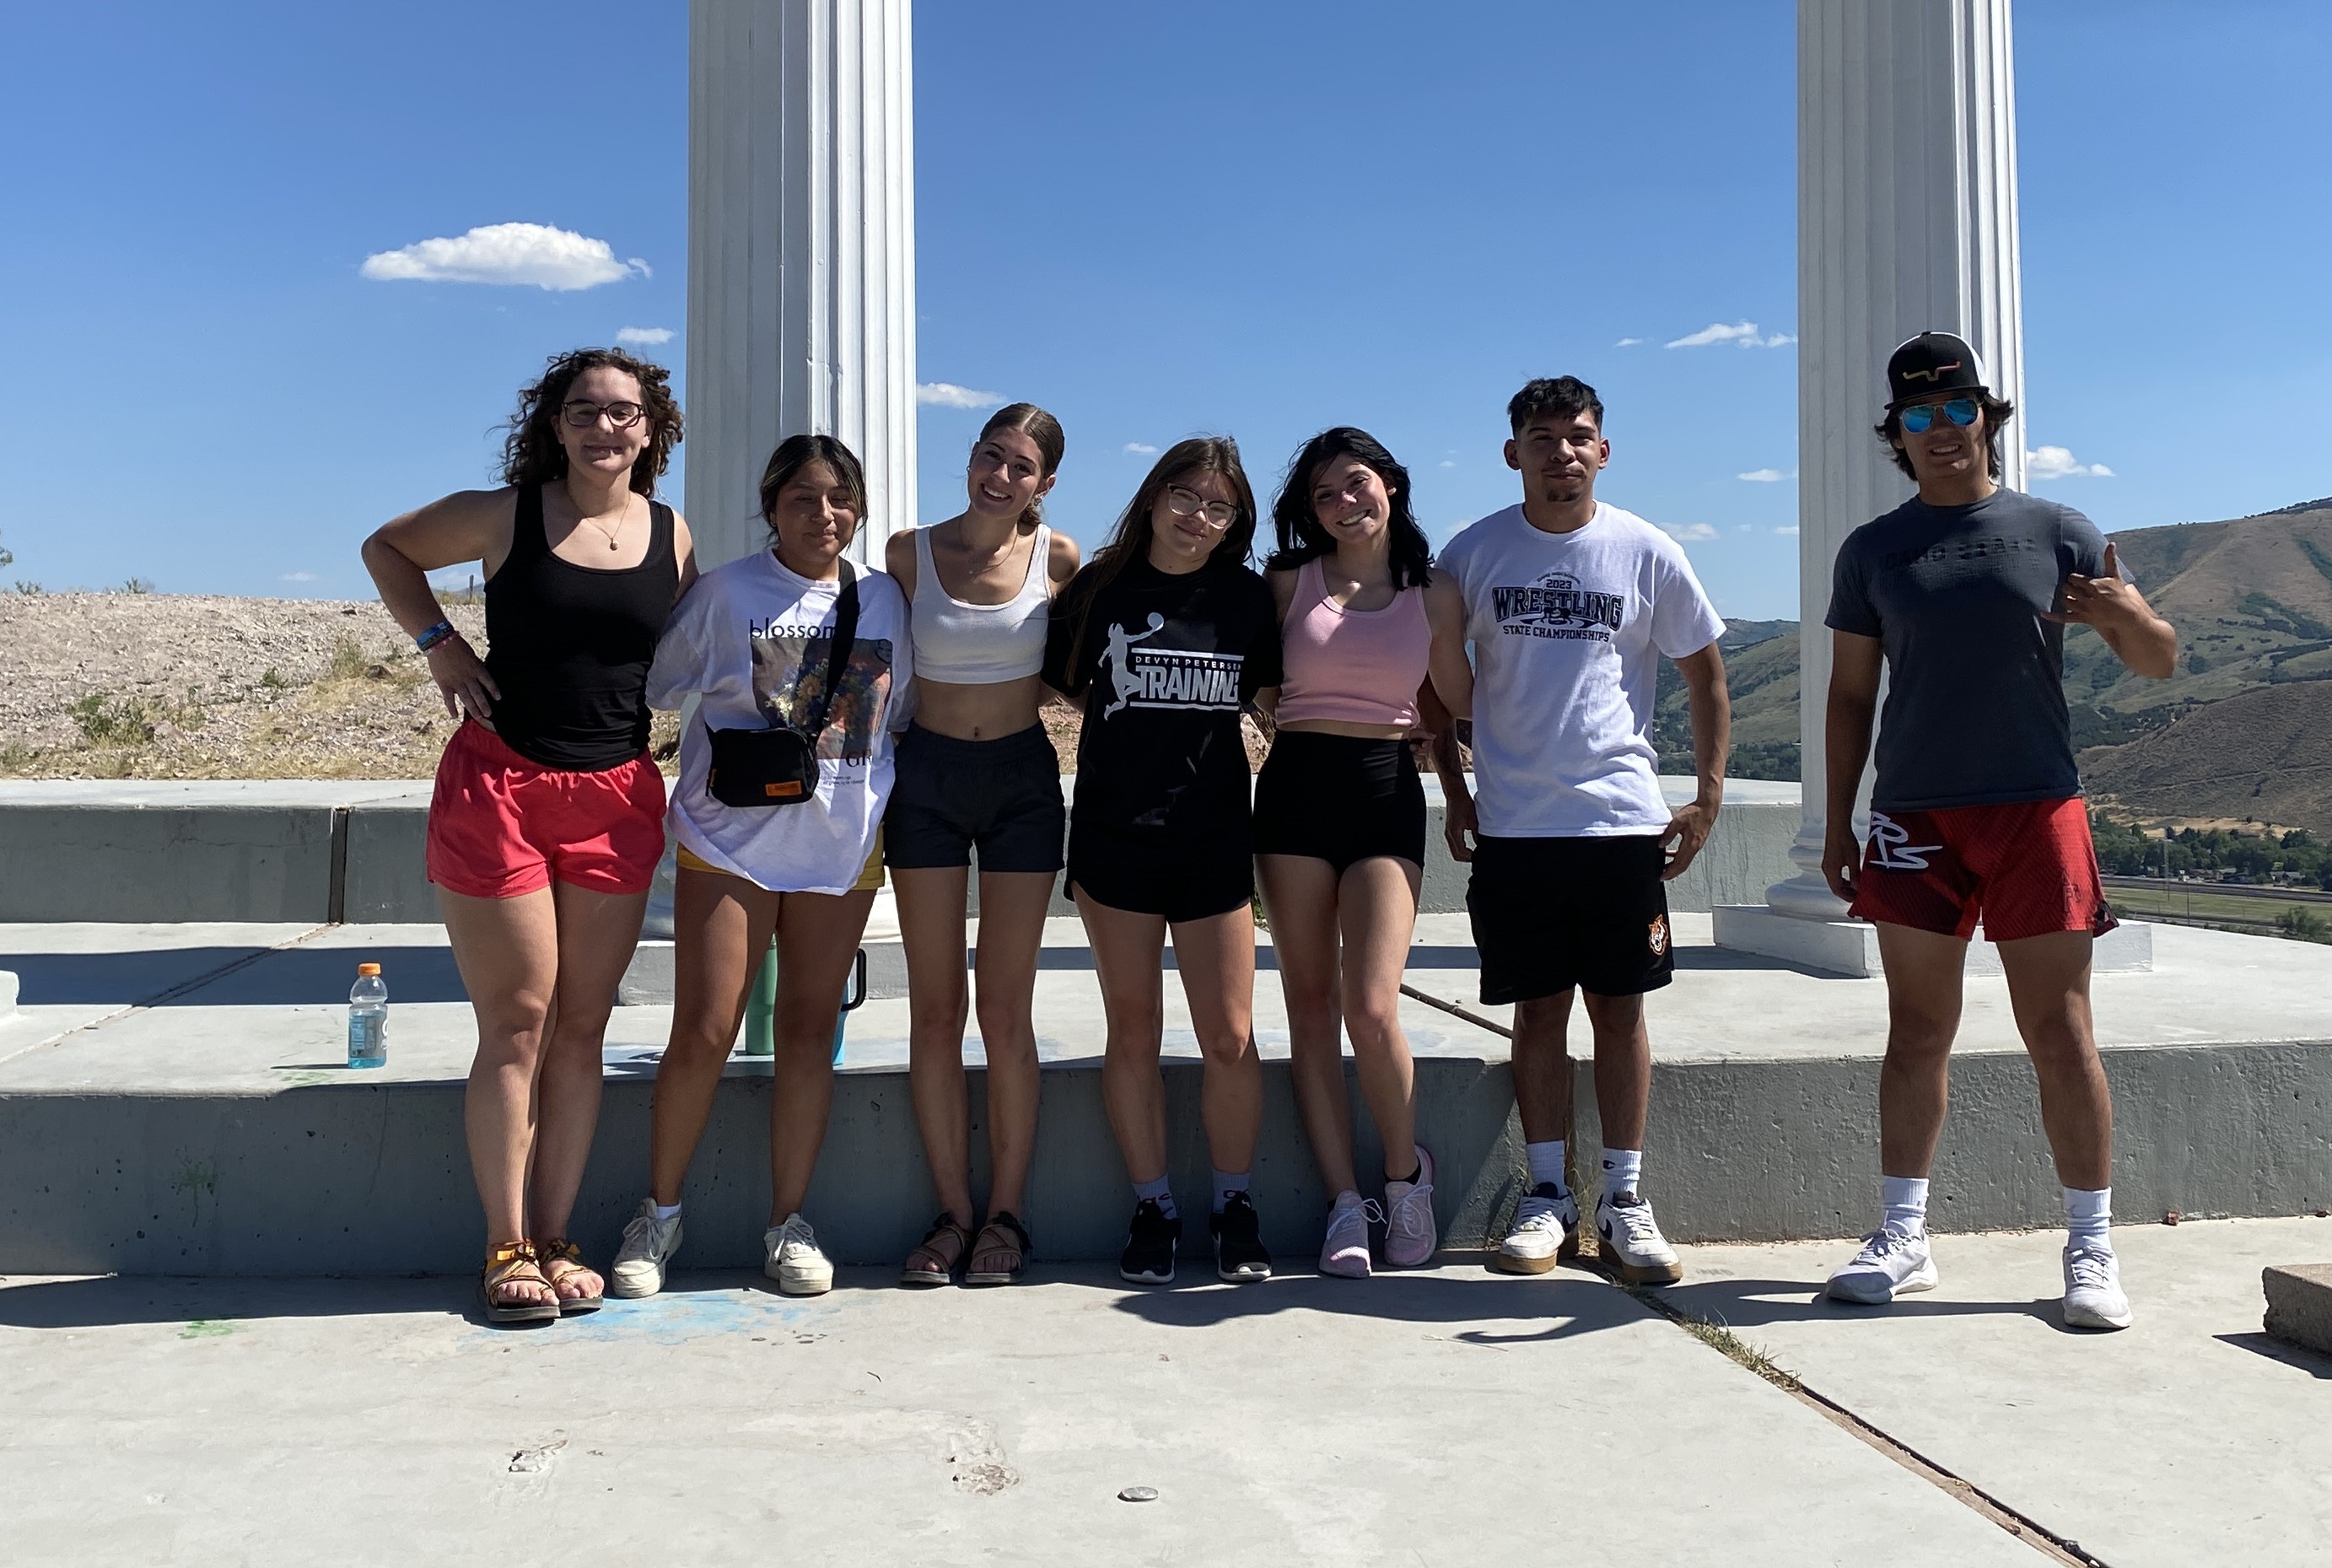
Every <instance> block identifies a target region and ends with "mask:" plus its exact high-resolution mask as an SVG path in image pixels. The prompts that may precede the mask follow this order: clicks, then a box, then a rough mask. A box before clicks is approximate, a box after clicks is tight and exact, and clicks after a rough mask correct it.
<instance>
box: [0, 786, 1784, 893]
mask: <svg viewBox="0 0 2332 1568" xmlns="http://www.w3.org/2000/svg"><path fill="white" fill-rule="evenodd" d="M1661 782H1662V786H1663V788H1664V789H1665V790H1666V792H1667V794H1668V797H1669V798H1670V800H1671V801H1672V802H1675V803H1677V804H1681V803H1682V802H1684V801H1686V800H1688V799H1690V798H1692V789H1693V784H1692V780H1691V779H1663V780H1662V781H1661ZM1073 788H1074V779H1072V778H1064V779H1062V780H1061V789H1062V791H1063V793H1064V794H1065V795H1066V794H1067V793H1068V792H1069V791H1070V790H1071V789H1073ZM430 789H431V785H430V781H429V780H427V779H418V780H381V781H364V780H352V781H337V780H311V779H250V780H244V779H211V780H196V781H186V782H167V781H141V780H129V781H119V782H112V781H103V782H100V781H90V780H82V779H26V780H14V781H0V865H5V866H6V867H7V868H8V875H7V876H6V877H5V879H0V922H5V921H15V922H31V921H126V922H145V921H291V920H300V921H307V922H310V923H318V922H323V921H389V922H416V921H434V920H435V919H436V918H437V900H436V894H435V893H434V892H433V891H432V890H431V888H430V886H429V883H428V878H427V876H426V875H425V873H424V869H423V865H422V847H423V843H424V839H425V830H426V827H427V821H428V810H429V796H430ZM1425 789H1426V800H1427V809H1428V812H1429V817H1430V822H1429V828H1428V832H1427V834H1426V854H1427V860H1428V864H1427V865H1426V867H1425V887H1424V893H1423V902H1424V907H1426V908H1428V909H1438V910H1453V911H1454V910H1463V909H1464V908H1465V907H1466V902H1465V896H1466V870H1465V867H1463V866H1461V865H1458V864H1457V863H1456V862H1455V861H1452V860H1451V859H1450V858H1449V854H1448V849H1447V848H1446V847H1445V846H1443V844H1442V840H1441V787H1440V783H1439V781H1438V779H1427V780H1426V781H1425ZM1725 798H1726V805H1725V810H1724V812H1723V814H1722V815H1721V816H1720V817H1718V819H1717V826H1716V832H1715V833H1714V834H1713V835H1712V836H1711V837H1710V840H1709V843H1708V846H1707V847H1706V848H1705V849H1704V850H1703V851H1702V853H1701V856H1700V859H1699V861H1698V863H1697V864H1696V865H1694V866H1693V867H1692V868H1691V869H1690V870H1689V871H1687V873H1686V874H1685V875H1683V876H1682V877H1680V878H1678V879H1677V882H1676V883H1675V884H1672V886H1671V888H1670V890H1669V902H1670V903H1671V904H1672V905H1673V906H1674V907H1676V908H1677V909H1682V910H1693V911H1706V910H1708V909H1711V908H1713V907H1715V906H1716V905H1717V904H1744V903H1749V902H1753V901H1754V900H1755V899H1757V898H1758V897H1760V896H1761V895H1762V894H1763V889H1764V888H1765V886H1766V885H1767V884H1769V883H1773V882H1775V881H1778V880H1780V879H1781V878H1782V877H1784V876H1787V875H1790V870H1791V867H1790V864H1789V848H1790V843H1791V841H1792V839H1793V838H1794V837H1796V835H1797V831H1798V819H1799V810H1798V801H1799V793H1798V787H1797V786H1796V785H1795V784H1777V783H1768V782H1764V781H1761V780H1755V779H1735V780H1732V781H1730V782H1728V783H1727V785H1726V787H1725ZM1053 913H1055V914H1058V915H1073V914H1075V913H1076V912H1075V908H1074V907H1073V906H1072V905H1071V904H1069V903H1068V902H1067V900H1066V899H1065V898H1062V897H1059V896H1057V895H1056V898H1055V900H1054V908H1053Z"/></svg>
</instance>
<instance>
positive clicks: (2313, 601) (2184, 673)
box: [1658, 498, 2332, 837]
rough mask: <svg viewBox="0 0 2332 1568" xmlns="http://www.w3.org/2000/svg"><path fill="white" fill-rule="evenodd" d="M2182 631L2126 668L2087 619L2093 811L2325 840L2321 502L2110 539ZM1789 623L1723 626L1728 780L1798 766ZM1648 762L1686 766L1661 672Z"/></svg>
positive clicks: (2078, 688)
mask: <svg viewBox="0 0 2332 1568" xmlns="http://www.w3.org/2000/svg"><path fill="white" fill-rule="evenodd" d="M2112 538H2113V542H2114V545H2115V547H2116V550H2117V554H2118V555H2119V557H2120V559H2121V561H2122V564H2123V566H2124V567H2125V569H2127V571H2128V572H2129V574H2130V575H2131V576H2132V577H2133V578H2136V580H2137V582H2138V584H2139V586H2140V587H2142V588H2144V589H2145V590H2146V598H2147V599H2148V600H2150V601H2151V602H2152V603H2153V604H2154V606H2155V608H2157V609H2159V610H2160V611H2161V612H2162V613H2163V614H2164V615H2165V616H2167V617H2169V618H2170V620H2171V621H2172V623H2173V624H2174V625H2175V626H2177V627H2178V635H2179V647H2180V655H2179V668H2178V673H2177V674H2175V675H2174V676H2173V677H2172V678H2171V679H2169V680H2167V681H2147V680H2144V679H2141V678H2139V677H2137V676H2135V675H2132V674H2129V673H2128V672H2127V671H2126V670H2124V669H2123V668H2122V667H2121V665H2120V664H2119V662H2118V661H2117V660H2116V659H2115V658H2114V656H2113V655H2112V653H2111V651H2110V650H2108V649H2107V647H2106V645H2105V644H2104V642H2103V641H2102V640H2101V639H2100V638H2099V637H2098V636H2097V635H2096V634H2095V633H2094V632H2091V631H2089V630H2088V628H2086V627H2079V626H2077V627H2074V628H2072V629H2071V630H2070V632H2069V634H2068V636H2067V637H2066V639H2065V699H2066V703H2067V706H2068V709H2069V712H2070V713H2071V716H2072V722H2073V739H2074V743H2075V745H2076V746H2077V747H2078V748H2079V753H2080V761H2081V772H2082V776H2083V778H2084V779H2086V780H2087V781H2088V787H2089V791H2090V794H2091V795H2092V797H2093V798H2096V799H2097V800H2098V804H2099V805H2100V806H2105V807H2118V808H2121V809H2122V810H2123V811H2124V812H2126V813H2127V814H2129V815H2132V816H2135V817H2139V818H2141V819H2144V820H2146V821H2148V822H2163V821H2179V822H2221V823H2240V822H2242V821H2244V820H2246V819H2248V820H2251V821H2254V822H2260V823H2273V824H2276V825H2278V826H2280V827H2305V828H2308V829H2309V830H2310V831H2311V832H2313V833H2315V834H2317V835H2318V837H2326V836H2332V498H2327V499H2325V500H2321V501H2311V502H2302V503H2300V504H2299V505H2297V506H2288V507H2284V508H2281V509H2279V510H2278V511H2275V512H2262V513H2260V515H2258V516H2255V517H2243V518H2235V519H2232V520H2230V521H2224V522H2193V523H2181V524H2177V525H2174V526H2172V527H2167V528H2142V529H2132V530H2130V531H2127V532H2124V533H2117V534H2115V535H2113V536H2112ZM1797 631H1798V626H1797V623H1795V622H1794V621H1734V622H1729V623H1728V630H1727V632H1726V635H1725V641H1724V646H1725V668H1726V673H1727V675H1728V678H1729V682H1730V684H1731V687H1732V692H1733V703H1734V730H1733V735H1734V760H1733V773H1734V776H1735V777H1736V778H1750V779H1794V778H1796V777H1797V776H1798V767H1797V761H1798V637H1797ZM1662 674H1663V680H1662V682H1661V689H1660V699H1659V727H1658V735H1659V742H1660V750H1661V765H1662V767H1663V768H1664V769H1666V770H1669V771H1672V772H1689V771H1690V770H1691V751H1690V742H1689V735H1690V727H1689V725H1688V723H1687V712H1686V706H1685V693H1684V691H1683V689H1682V686H1681V684H1679V683H1677V681H1676V679H1675V672H1674V670H1673V669H1672V668H1664V669H1663V671H1662Z"/></svg>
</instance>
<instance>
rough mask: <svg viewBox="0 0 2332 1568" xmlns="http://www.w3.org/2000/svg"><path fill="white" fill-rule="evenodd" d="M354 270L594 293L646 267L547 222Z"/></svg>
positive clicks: (415, 250)
mask: <svg viewBox="0 0 2332 1568" xmlns="http://www.w3.org/2000/svg"><path fill="white" fill-rule="evenodd" d="M358 271H359V272H361V273H362V274H363V275H364V276H366V277H368V278H371V279H374V280H376V281H377V282H422V283H532V284H533V285H534V286H535V287H537V288H539V289H557V290H560V291H567V290H574V289H595V288H597V287H598V286H599V285H600V284H601V283H616V282H622V281H623V280H624V279H626V278H628V277H630V276H631V275H632V274H633V273H635V272H636V273H638V274H639V275H640V276H641V277H644V278H645V277H646V276H647V275H648V264H647V263H645V262H644V261H641V260H640V259H639V258H638V257H637V256H634V257H633V258H632V259H631V260H630V261H627V262H619V261H617V260H616V253H615V252H614V251H613V250H611V249H610V248H609V247H608V244H607V241H605V240H594V239H588V238H586V237H585V236H584V235H582V234H576V233H574V232H573V231H571V230H569V229H555V228H552V227H550V225H546V224H488V225H485V226H484V227H483V228H475V229H472V230H471V231H470V232H469V233H468V234H463V235H461V236H460V237H459V238H456V239H435V240H421V241H418V242H417V243H416V244H409V245H406V246H405V247H403V248H402V249H400V250H394V251H382V252H380V253H378V254H377V255H370V256H367V257H366V258H365V263H364V265H363V266H362V267H361V268H359V269H358Z"/></svg>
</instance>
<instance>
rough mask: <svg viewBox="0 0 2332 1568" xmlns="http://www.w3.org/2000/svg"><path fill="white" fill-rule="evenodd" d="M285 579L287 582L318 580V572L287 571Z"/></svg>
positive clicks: (284, 575)
mask: <svg viewBox="0 0 2332 1568" xmlns="http://www.w3.org/2000/svg"><path fill="white" fill-rule="evenodd" d="M283 580H284V581H285V582H314V581H315V580H316V574H315V573H314V572H311V571H287V572H285V573H284V574H283Z"/></svg>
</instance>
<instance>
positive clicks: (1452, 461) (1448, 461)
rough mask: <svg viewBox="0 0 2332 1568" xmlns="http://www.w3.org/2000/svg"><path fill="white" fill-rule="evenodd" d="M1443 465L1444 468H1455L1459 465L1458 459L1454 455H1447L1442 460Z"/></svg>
mask: <svg viewBox="0 0 2332 1568" xmlns="http://www.w3.org/2000/svg"><path fill="white" fill-rule="evenodd" d="M1441 466H1442V467H1444V468H1455V467H1457V466H1458V460H1457V459H1456V458H1454V457H1445V458H1443V459H1442V460H1441Z"/></svg>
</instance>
